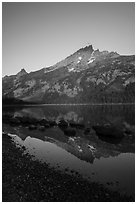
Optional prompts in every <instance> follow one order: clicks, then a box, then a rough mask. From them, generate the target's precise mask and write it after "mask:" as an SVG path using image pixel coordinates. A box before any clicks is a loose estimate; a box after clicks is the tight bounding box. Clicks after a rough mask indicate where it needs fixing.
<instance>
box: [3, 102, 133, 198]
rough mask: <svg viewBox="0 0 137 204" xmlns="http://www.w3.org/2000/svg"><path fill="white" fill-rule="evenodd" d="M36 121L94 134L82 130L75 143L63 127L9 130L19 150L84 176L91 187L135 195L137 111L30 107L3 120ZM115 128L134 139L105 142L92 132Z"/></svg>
mask: <svg viewBox="0 0 137 204" xmlns="http://www.w3.org/2000/svg"><path fill="white" fill-rule="evenodd" d="M7 113H8V114H11V115H13V116H15V117H16V116H20V117H23V116H27V117H30V118H37V119H42V118H44V119H47V120H50V121H56V122H58V121H60V120H61V119H64V120H66V121H68V122H71V123H80V124H83V125H84V126H85V128H89V129H90V132H89V133H88V134H85V133H84V129H77V130H76V135H75V137H73V136H66V135H65V134H64V132H63V131H62V130H61V129H60V128H59V127H57V126H56V127H52V128H48V129H46V130H45V131H44V132H41V131H39V130H33V131H30V130H29V129H28V128H27V127H26V128H25V127H21V126H19V127H11V126H9V125H7V124H3V131H4V132H6V133H8V134H9V135H10V136H11V137H12V140H13V141H14V142H15V143H16V146H17V147H20V146H22V145H24V146H25V147H26V149H25V150H24V154H30V155H31V157H32V159H33V160H39V161H40V162H46V163H48V164H49V165H50V166H51V167H55V168H56V169H58V170H61V171H63V172H64V171H65V172H66V174H74V175H75V174H78V173H79V174H80V175H81V176H82V177H84V178H85V179H87V180H89V181H96V182H99V183H102V184H104V185H105V186H106V187H107V188H110V189H112V190H117V191H119V192H121V193H127V194H128V195H130V194H132V195H133V194H134V190H135V135H134V129H135V116H134V114H135V109H134V105H113V106H111V105H105V106H103V105H102V106H101V105H99V106H95V105H94V106H92V105H91V106H90V105H87V106H78V105H77V106H76V105H75V106H67V105H65V106H63V105H62V106H49V105H48V106H37V107H35V106H27V107H23V108H19V107H10V108H9V107H5V108H4V109H3V114H7ZM97 124H98V125H105V124H112V125H113V126H116V127H117V128H119V129H121V130H122V129H126V128H127V129H128V130H130V134H127V135H125V136H124V137H123V138H121V139H120V140H118V141H115V140H111V139H109V140H108V139H107V140H106V138H100V137H99V136H98V135H96V133H95V131H94V130H93V128H92V126H94V125H97Z"/></svg>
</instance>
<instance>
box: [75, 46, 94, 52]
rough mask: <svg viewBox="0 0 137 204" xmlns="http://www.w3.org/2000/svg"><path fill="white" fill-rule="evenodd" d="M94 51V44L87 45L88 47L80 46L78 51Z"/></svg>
mask: <svg viewBox="0 0 137 204" xmlns="http://www.w3.org/2000/svg"><path fill="white" fill-rule="evenodd" d="M81 51H82V52H83V51H84V52H87V51H88V52H91V53H92V52H93V51H94V49H93V46H92V45H88V46H86V47H83V48H80V49H79V50H78V51H77V52H81Z"/></svg>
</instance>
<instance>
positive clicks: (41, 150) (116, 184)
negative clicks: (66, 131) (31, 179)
mask: <svg viewBox="0 0 137 204" xmlns="http://www.w3.org/2000/svg"><path fill="white" fill-rule="evenodd" d="M9 135H10V136H11V137H12V139H13V141H14V142H15V143H16V145H17V146H22V145H24V146H25V147H26V150H25V151H24V153H29V154H30V155H31V156H32V157H33V159H34V160H35V159H36V160H37V159H38V160H39V161H41V162H46V163H48V164H49V165H50V166H52V167H56V168H59V169H61V170H64V169H66V168H68V169H69V172H70V171H71V170H74V171H76V172H78V173H80V174H81V175H82V176H83V177H85V178H86V179H88V180H91V181H98V182H101V183H104V184H106V183H110V182H113V185H111V188H112V189H114V190H115V189H116V190H120V191H121V192H126V193H129V194H130V193H133V192H134V173H135V172H134V168H135V167H134V154H133V153H122V154H119V155H118V156H117V157H108V158H103V157H101V158H100V159H97V158H95V160H94V163H93V164H91V163H88V162H86V161H82V160H80V159H79V158H77V157H76V156H74V155H72V154H71V153H69V152H68V151H66V150H64V149H62V148H61V147H59V146H57V145H56V144H54V143H50V142H47V141H46V142H44V141H42V140H40V139H36V138H31V137H30V136H28V137H27V138H26V139H25V140H24V141H23V140H22V139H21V138H19V137H18V136H16V135H12V134H9ZM109 187H110V186H109Z"/></svg>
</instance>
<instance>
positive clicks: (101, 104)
mask: <svg viewBox="0 0 137 204" xmlns="http://www.w3.org/2000/svg"><path fill="white" fill-rule="evenodd" d="M111 105H112V106H113V105H135V103H93V104H90V103H76V104H74V103H70V104H67V103H66V104H63V103H62V104H54V103H53V104H52V103H50V104H49V103H47V104H6V105H4V104H3V107H7V106H25V107H26V106H27V107H29V106H111Z"/></svg>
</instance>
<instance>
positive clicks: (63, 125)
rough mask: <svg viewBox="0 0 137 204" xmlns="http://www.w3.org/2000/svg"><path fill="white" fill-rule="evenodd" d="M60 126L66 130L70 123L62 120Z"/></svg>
mask: <svg viewBox="0 0 137 204" xmlns="http://www.w3.org/2000/svg"><path fill="white" fill-rule="evenodd" d="M58 126H59V127H60V128H61V129H66V128H67V127H68V123H67V122H66V121H65V120H60V121H59V123H58Z"/></svg>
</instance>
